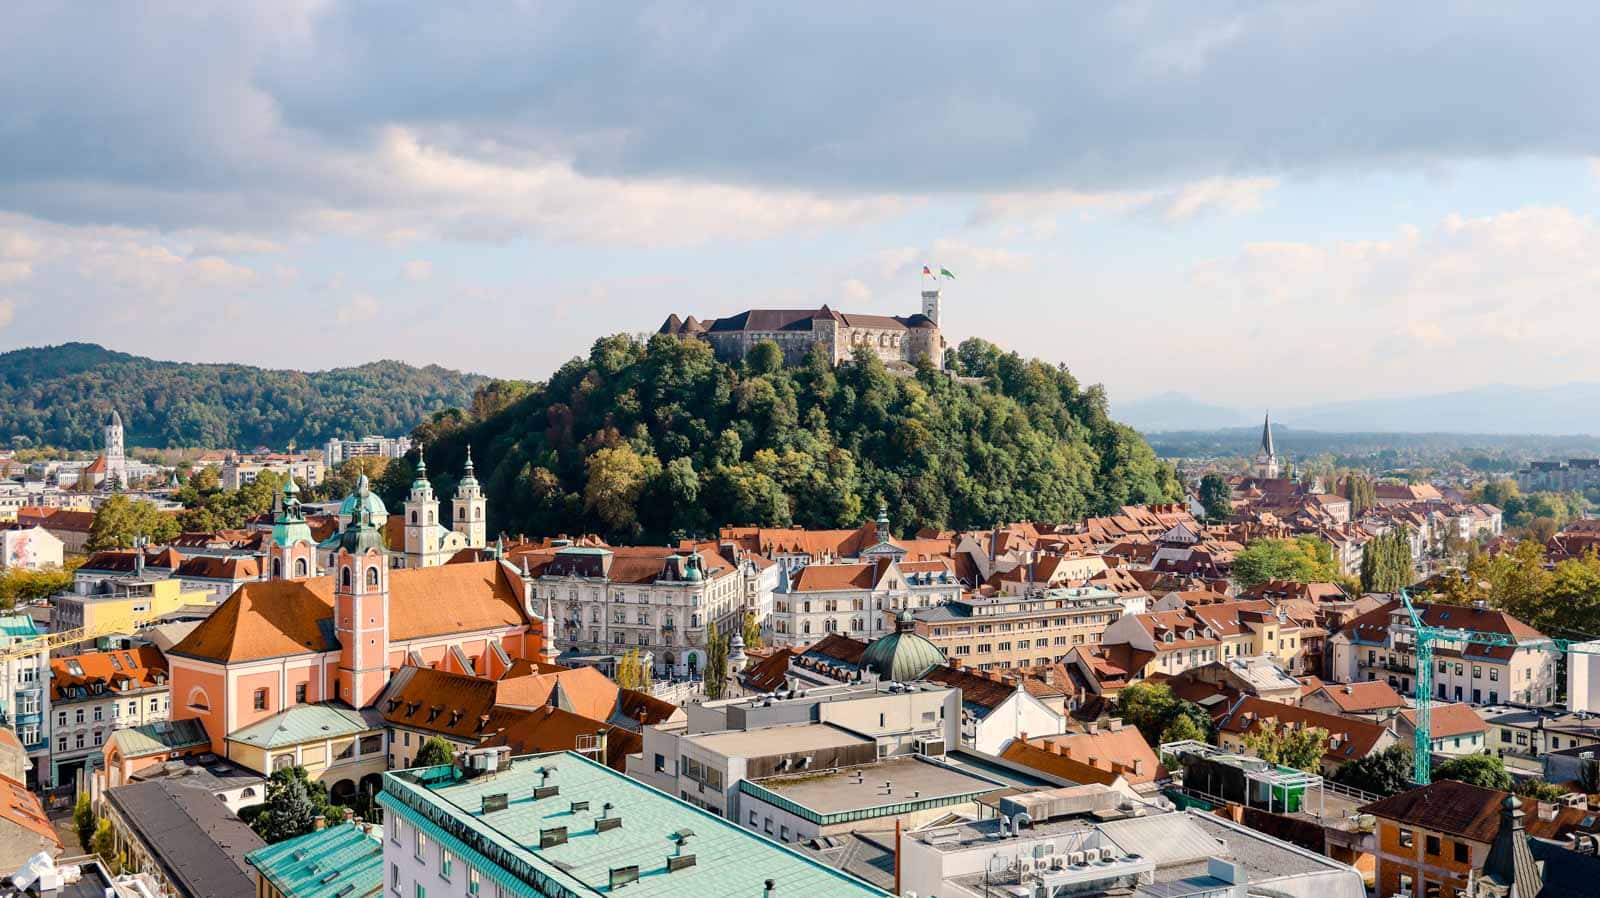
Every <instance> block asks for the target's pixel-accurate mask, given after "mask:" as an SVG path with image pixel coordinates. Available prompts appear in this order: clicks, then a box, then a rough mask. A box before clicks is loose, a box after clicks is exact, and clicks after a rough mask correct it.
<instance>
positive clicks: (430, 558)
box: [405, 449, 444, 568]
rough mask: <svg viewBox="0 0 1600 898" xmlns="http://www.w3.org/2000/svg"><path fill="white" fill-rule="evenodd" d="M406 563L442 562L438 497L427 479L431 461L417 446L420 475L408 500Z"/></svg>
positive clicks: (408, 564) (429, 564)
mask: <svg viewBox="0 0 1600 898" xmlns="http://www.w3.org/2000/svg"><path fill="white" fill-rule="evenodd" d="M405 516H406V567H408V568H419V567H433V566H434V565H437V564H442V563H443V562H444V559H443V558H442V557H441V554H442V553H441V552H440V547H439V535H440V531H442V530H443V529H444V528H443V527H442V526H441V525H440V524H439V500H438V498H437V497H435V496H434V494H433V484H431V483H429V482H428V462H427V459H425V458H423V457H422V450H421V449H418V450H417V479H415V480H413V481H411V495H410V496H408V497H407V498H406V502H405Z"/></svg>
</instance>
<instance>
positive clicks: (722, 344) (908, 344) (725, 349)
mask: <svg viewBox="0 0 1600 898" xmlns="http://www.w3.org/2000/svg"><path fill="white" fill-rule="evenodd" d="M941 304H942V300H941V299H940V295H939V291H938V290H924V291H923V292H922V310H921V311H920V312H918V313H916V314H913V315H905V316H899V315H896V316H889V315H857V314H852V313H847V312H836V311H834V310H833V309H830V308H828V307H827V306H826V305H824V306H823V307H822V308H820V309H815V310H805V309H752V310H750V311H746V312H740V313H739V314H737V315H732V316H729V317H727V318H712V319H708V320H706V321H700V320H699V319H697V318H695V317H694V316H693V315H690V316H689V317H688V318H687V319H680V318H679V317H678V316H677V315H676V314H674V315H672V316H670V317H669V318H667V320H666V322H665V323H663V324H662V325H661V328H660V330H659V331H658V333H662V334H667V335H669V336H674V337H680V338H682V339H686V340H703V341H705V342H707V343H709V344H711V347H712V349H714V350H715V351H716V354H717V357H718V358H721V359H742V358H744V357H745V355H746V354H747V353H749V352H750V350H751V349H752V348H754V347H755V345H756V344H757V343H761V342H763V341H768V342H772V343H775V344H777V346H778V348H779V349H781V350H782V351H783V358H784V361H785V362H786V363H788V364H796V363H798V362H800V361H801V360H802V359H804V358H805V357H806V355H807V354H808V353H810V352H811V350H812V347H821V349H822V353H823V356H824V357H825V358H827V359H828V360H829V361H830V362H832V363H833V364H839V363H841V362H848V361H850V359H851V358H852V357H853V356H854V355H855V353H856V352H857V351H858V350H862V349H865V350H867V351H868V352H871V353H874V354H876V355H877V356H878V357H879V358H880V359H882V360H883V361H884V362H886V363H899V364H910V365H914V364H916V363H917V362H918V360H919V359H927V360H928V362H929V363H930V364H932V365H933V367H935V368H938V369H941V370H942V369H943V368H944V352H945V348H946V344H945V338H944V334H943V332H942V331H941V330H940V329H939V317H940V310H941Z"/></svg>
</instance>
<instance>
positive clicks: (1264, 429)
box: [1261, 412, 1278, 458]
mask: <svg viewBox="0 0 1600 898" xmlns="http://www.w3.org/2000/svg"><path fill="white" fill-rule="evenodd" d="M1261 453H1262V454H1263V455H1265V456H1267V457H1268V458H1271V457H1273V456H1276V455H1277V454H1278V451H1277V448H1276V447H1274V446H1273V445H1272V412H1267V419H1266V421H1264V422H1262V424H1261Z"/></svg>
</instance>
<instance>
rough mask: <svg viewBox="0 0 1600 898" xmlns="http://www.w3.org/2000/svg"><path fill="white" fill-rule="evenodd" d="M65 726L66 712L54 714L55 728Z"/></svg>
mask: <svg viewBox="0 0 1600 898" xmlns="http://www.w3.org/2000/svg"><path fill="white" fill-rule="evenodd" d="M66 725H67V712H65V711H57V712H56V726H58V727H64V726H66Z"/></svg>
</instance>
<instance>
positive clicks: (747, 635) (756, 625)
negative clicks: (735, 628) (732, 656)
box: [740, 611, 762, 650]
mask: <svg viewBox="0 0 1600 898" xmlns="http://www.w3.org/2000/svg"><path fill="white" fill-rule="evenodd" d="M740 635H742V636H744V647H745V649H746V650H749V649H758V648H761V646H762V641H761V620H760V619H759V618H757V617H756V614H755V612H754V611H747V612H745V615H744V632H743V633H742V634H740Z"/></svg>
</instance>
